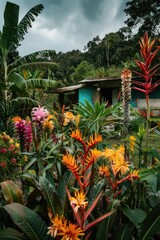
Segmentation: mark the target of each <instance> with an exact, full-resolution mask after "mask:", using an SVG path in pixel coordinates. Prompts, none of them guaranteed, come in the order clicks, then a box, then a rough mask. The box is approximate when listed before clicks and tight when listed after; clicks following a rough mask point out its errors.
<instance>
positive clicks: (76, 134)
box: [71, 129, 84, 142]
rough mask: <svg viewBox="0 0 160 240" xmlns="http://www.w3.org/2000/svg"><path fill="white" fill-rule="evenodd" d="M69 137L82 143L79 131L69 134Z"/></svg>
mask: <svg viewBox="0 0 160 240" xmlns="http://www.w3.org/2000/svg"><path fill="white" fill-rule="evenodd" d="M71 137H72V138H74V139H76V140H77V141H79V142H83V140H84V138H83V137H82V133H81V132H80V131H79V129H76V130H75V131H73V132H72V133H71Z"/></svg>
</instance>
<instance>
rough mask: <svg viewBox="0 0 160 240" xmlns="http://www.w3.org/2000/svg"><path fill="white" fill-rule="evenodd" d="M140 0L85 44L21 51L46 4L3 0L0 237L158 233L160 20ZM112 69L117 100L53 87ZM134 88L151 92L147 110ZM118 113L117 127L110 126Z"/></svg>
mask: <svg viewBox="0 0 160 240" xmlns="http://www.w3.org/2000/svg"><path fill="white" fill-rule="evenodd" d="M133 2H134V4H133ZM136 2H137V4H135V1H130V2H128V3H127V5H126V10H125V11H126V13H127V14H129V15H130V18H128V21H127V22H126V24H128V26H127V27H126V28H125V29H124V28H123V29H121V30H120V31H119V32H117V33H110V34H108V35H107V36H105V38H104V39H102V40H100V39H99V37H98V36H97V37H95V38H94V39H93V40H92V41H91V42H90V43H89V44H88V45H87V46H86V49H87V50H86V51H85V52H83V53H81V52H80V51H79V50H73V52H68V53H66V54H63V53H59V54H57V53H56V52H55V51H52V50H50V51H39V52H35V53H33V54H30V55H27V56H24V57H20V56H19V53H18V51H17V47H18V46H19V44H20V43H21V41H22V40H23V39H24V36H25V34H26V33H27V32H28V29H29V28H30V27H31V23H32V22H33V21H34V20H35V19H36V17H37V16H38V15H39V14H40V13H41V11H42V10H43V6H42V5H41V4H39V5H37V6H35V7H33V8H32V9H30V10H29V11H28V12H27V13H26V15H25V16H24V17H23V18H22V20H21V21H19V6H18V5H16V4H13V3H10V2H7V3H6V7H5V10H4V25H3V28H2V30H1V31H0V113H1V114H0V239H2V240H3V239H4V240H12V239H14V240H20V239H24V240H42V239H43V240H49V239H57V240H59V239H62V240H79V239H81V240H88V239H94V240H100V239H106V240H112V239H113V240H125V239H127V240H129V239H131V240H133V239H135V240H137V239H138V240H148V239H160V146H159V140H160V136H159V134H160V131H159V130H158V129H159V128H158V125H157V123H158V122H160V119H159V117H157V118H153V117H152V116H151V109H150V93H151V92H152V91H154V89H155V88H157V87H158V86H159V85H160V81H159V80H157V81H156V82H155V81H154V82H153V81H152V78H153V77H154V76H155V75H156V74H158V73H159V68H160V62H159V49H160V43H159V42H158V41H157V39H158V36H159V35H158V33H156V32H154V31H153V29H154V30H155V29H156V28H155V27H154V28H150V27H148V28H147V26H149V24H150V23H151V25H154V26H157V29H158V24H159V21H158V20H157V19H158V16H159V15H157V18H156V16H154V21H151V18H150V17H149V18H147V17H148V15H149V13H150V11H151V10H152V11H153V10H154V9H157V10H158V9H159V8H158V5H156V2H157V1H152V2H153V3H152V9H150V8H148V7H147V4H146V6H145V7H146V8H144V11H145V14H146V15H145V17H144V18H143V16H144V14H142V15H141V11H140V12H139V5H138V4H141V1H136ZM138 2H139V3H138ZM133 7H134V13H133V11H131V10H132V9H133ZM153 12H154V11H153ZM11 13H12V14H11ZM150 16H152V15H150ZM156 20H157V21H156ZM139 23H141V27H140V28H139V31H138V33H137V34H136V35H133V34H131V28H132V27H133V26H134V25H135V24H139ZM127 33H128V35H127V37H126V34H127ZM106 39H109V41H112V47H113V48H112V49H110V51H109V52H110V53H111V50H112V51H113V52H112V54H111V55H106V49H107V48H106V45H105V43H106V41H105V40H106ZM113 43H115V44H116V46H118V47H117V50H116V51H115V49H114V44H113ZM132 43H133V44H132ZM129 49H130V51H129ZM103 50H104V51H103ZM100 52H101V54H102V55H101V56H100V55H99V53H100ZM109 52H108V53H109ZM128 52H130V54H131V55H130V56H127V54H128ZM104 53H105V54H104ZM135 53H136V55H135ZM109 56H112V58H110V57H109ZM113 62H114V65H113ZM129 68H130V69H129ZM113 74H114V75H116V76H119V77H120V78H121V80H122V89H121V97H120V101H119V103H118V104H116V105H113V106H108V105H106V103H105V102H98V101H97V102H95V104H91V103H89V102H87V101H86V102H85V104H75V105H73V106H72V108H67V107H66V106H65V105H63V106H62V107H61V106H60V105H59V103H58V100H57V99H56V97H54V99H53V97H52V96H51V94H49V91H50V89H53V88H57V87H58V86H67V85H70V84H76V83H78V81H79V80H81V79H83V78H84V77H85V78H86V77H94V76H95V77H104V76H110V75H112V76H113ZM133 75H134V76H137V79H136V80H135V78H134V80H132V76H133ZM139 77H140V78H139ZM139 79H141V81H140V80H139ZM132 89H134V90H136V91H140V92H141V93H143V95H144V98H145V103H146V115H145V116H142V115H141V114H140V113H139V112H138V111H137V110H136V109H133V108H132V107H131V106H130V100H131V90H132ZM53 102H54V103H55V104H53ZM131 117H132V118H131ZM111 121H112V122H114V124H115V126H116V129H115V131H114V132H107V131H104V126H106V125H107V124H109V123H110V122H111Z"/></svg>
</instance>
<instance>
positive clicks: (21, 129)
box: [15, 118, 32, 151]
mask: <svg viewBox="0 0 160 240" xmlns="http://www.w3.org/2000/svg"><path fill="white" fill-rule="evenodd" d="M15 129H16V131H17V135H18V138H19V140H20V146H21V150H22V151H24V150H27V151H29V148H30V144H31V142H32V127H31V121H30V119H29V118H26V120H23V119H21V120H20V121H17V122H15Z"/></svg>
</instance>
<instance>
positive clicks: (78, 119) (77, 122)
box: [75, 114, 81, 126]
mask: <svg viewBox="0 0 160 240" xmlns="http://www.w3.org/2000/svg"><path fill="white" fill-rule="evenodd" d="M80 117H81V115H80V114H78V115H77V116H75V122H76V126H78V124H79V122H80Z"/></svg>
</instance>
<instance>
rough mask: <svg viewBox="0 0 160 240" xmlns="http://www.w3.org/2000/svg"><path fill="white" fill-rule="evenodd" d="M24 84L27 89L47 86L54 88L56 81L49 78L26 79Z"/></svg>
mask: <svg viewBox="0 0 160 240" xmlns="http://www.w3.org/2000/svg"><path fill="white" fill-rule="evenodd" d="M26 84H27V88H28V89H34V88H48V87H49V88H50V87H51V88H54V87H55V86H56V81H55V80H49V79H28V80H27V81H26Z"/></svg>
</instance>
